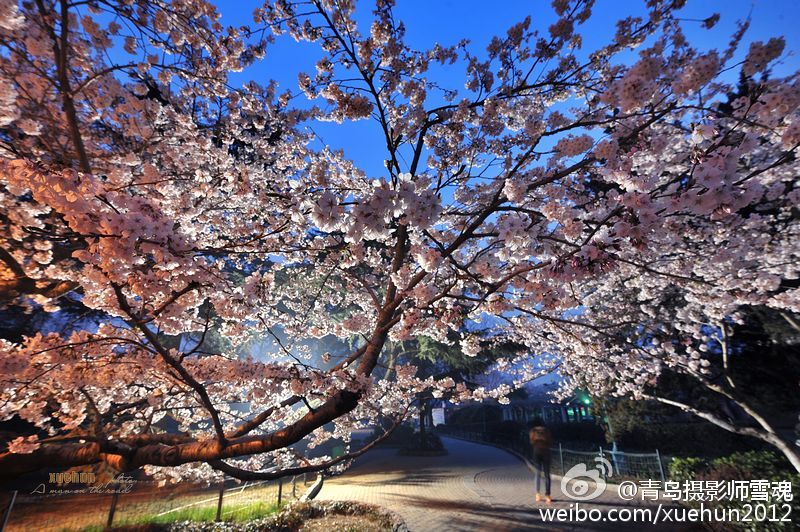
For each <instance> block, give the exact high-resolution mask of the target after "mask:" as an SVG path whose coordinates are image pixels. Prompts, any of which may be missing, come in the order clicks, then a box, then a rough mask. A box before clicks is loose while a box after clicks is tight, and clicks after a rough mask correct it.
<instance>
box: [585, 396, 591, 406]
mask: <svg viewBox="0 0 800 532" xmlns="http://www.w3.org/2000/svg"><path fill="white" fill-rule="evenodd" d="M583 404H585V405H590V404H592V400H591V399H589V398H588V397H587V398H586V399H584V400H583Z"/></svg>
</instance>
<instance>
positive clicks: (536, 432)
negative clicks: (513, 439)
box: [528, 417, 553, 504]
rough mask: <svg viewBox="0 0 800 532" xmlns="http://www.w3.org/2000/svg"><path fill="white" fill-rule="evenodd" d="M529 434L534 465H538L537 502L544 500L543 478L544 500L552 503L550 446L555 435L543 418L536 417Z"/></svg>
mask: <svg viewBox="0 0 800 532" xmlns="http://www.w3.org/2000/svg"><path fill="white" fill-rule="evenodd" d="M528 436H529V438H530V441H531V449H532V450H533V465H534V467H536V502H541V500H542V491H541V488H542V480H544V500H545V502H546V503H547V504H551V503H552V502H553V499H552V498H551V497H550V447H552V445H553V435H552V434H551V433H550V429H548V428H547V427H546V426H545V424H544V422H542V420H541V418H538V417H537V418H535V419H534V420H533V422H532V423H531V424H530V430H529V431H528Z"/></svg>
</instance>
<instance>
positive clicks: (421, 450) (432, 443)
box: [400, 432, 447, 456]
mask: <svg viewBox="0 0 800 532" xmlns="http://www.w3.org/2000/svg"><path fill="white" fill-rule="evenodd" d="M423 444H424V445H423ZM400 454H402V455H406V456H415V455H422V456H440V455H444V454H447V451H446V450H445V448H444V444H443V443H442V439H441V438H440V437H439V436H437V435H436V434H434V433H432V432H426V433H425V440H424V442H423V440H422V435H421V434H420V433H419V432H415V433H414V435H413V436H412V437H411V441H410V442H409V444H408V445H406V446H404V447H403V448H402V449H400Z"/></svg>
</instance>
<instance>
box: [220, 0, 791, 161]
mask: <svg viewBox="0 0 800 532" xmlns="http://www.w3.org/2000/svg"><path fill="white" fill-rule="evenodd" d="M216 4H217V6H218V7H219V9H220V11H221V13H222V22H223V24H225V25H233V26H239V25H252V24H253V22H252V13H253V10H254V9H255V8H256V7H259V6H260V5H261V3H260V2H256V1H251V0H218V1H217V2H216ZM687 4H688V5H687V6H686V7H685V8H683V9H682V10H681V11H680V15H681V17H682V18H686V19H698V20H702V19H705V18H706V17H708V16H710V15H712V14H713V13H715V12H718V13H720V16H721V18H720V22H719V23H718V24H717V26H716V27H715V28H713V29H712V30H710V31H709V30H704V29H701V28H700V24H699V23H696V22H695V23H692V22H688V21H687V22H686V23H685V24H684V29H685V31H686V33H687V36H688V37H689V38H690V39H691V41H692V42H693V43H695V44H696V45H697V46H699V47H700V48H703V49H711V48H717V49H724V48H725V47H726V46H727V44H728V41H729V40H730V36H731V34H732V33H733V32H734V31H735V28H736V22H737V20H740V19H744V18H746V17H747V16H748V14H750V15H751V17H752V23H751V26H750V30H749V31H748V33H747V35H746V37H745V45H744V46H743V47H742V49H740V54H739V56H740V57H737V59H740V58H741V57H743V55H744V54H745V53H746V51H747V46H748V44H747V43H749V42H751V41H753V40H767V39H769V38H770V37H774V36H778V35H782V36H784V37H785V38H786V52H788V53H786V54H785V55H784V61H783V64H781V65H778V66H777V67H776V68H775V73H776V74H778V75H786V74H788V73H791V72H793V71H795V70H797V68H798V65H800V62H799V61H798V57H797V55H796V53H797V52H798V51H800V31H797V29H796V25H797V24H798V23H800V2H798V1H792V0H769V1H767V0H755V1H750V0H726V1H698V0H689V1H688V2H687ZM643 6H644V1H633V0H599V1H598V2H597V3H596V5H595V7H594V9H593V17H592V19H591V20H590V21H589V22H588V23H586V24H585V25H584V26H583V27H582V29H581V34H582V35H583V39H584V46H583V50H584V51H591V50H594V49H595V48H597V47H599V46H601V45H602V44H604V43H607V42H608V40H609V39H610V37H611V36H612V35H613V33H614V31H615V22H616V21H617V20H618V19H620V18H623V17H625V16H629V15H639V14H643V13H644V11H645V10H644V7H643ZM359 9H360V10H361V12H362V15H363V20H364V21H368V20H369V11H370V3H369V2H360V4H359ZM395 15H396V19H397V20H402V21H403V22H405V25H406V35H407V42H408V43H409V45H410V46H411V47H413V48H415V49H426V48H429V47H431V46H432V45H433V44H434V43H436V42H439V43H441V44H443V45H448V44H453V43H456V42H458V41H459V40H460V39H463V38H467V39H470V41H471V42H472V45H471V49H472V50H473V52H474V53H477V52H478V51H482V50H485V47H486V45H487V44H488V42H489V41H490V39H491V37H492V36H493V35H497V34H503V33H505V31H506V30H507V29H508V28H509V27H510V26H511V25H513V24H515V23H516V22H519V21H520V20H522V19H524V18H525V17H526V16H528V15H530V16H531V18H532V26H533V27H534V28H537V29H540V30H541V31H542V32H543V33H546V32H547V27H548V26H549V25H550V24H551V23H552V22H553V21H554V20H555V15H554V13H553V11H552V9H551V7H550V2H549V1H537V0H526V1H523V0H502V1H495V2H485V1H481V0H438V1H436V0H431V1H424V0H398V1H397V6H396V8H395ZM365 27H366V28H368V26H365ZM319 57H320V53H319V49H318V48H317V46H316V45H314V44H310V43H297V42H295V41H294V40H293V39H291V38H290V37H288V36H283V37H279V38H278V39H277V41H276V43H275V44H274V45H272V46H271V47H270V48H269V49H268V50H267V56H266V57H265V58H264V60H263V61H260V62H258V63H256V64H255V65H253V66H252V67H250V68H248V69H247V70H245V71H244V72H242V73H240V74H237V76H236V77H234V78H233V81H234V83H237V82H243V81H245V80H249V79H253V80H255V81H258V82H260V83H266V82H267V81H268V80H270V79H274V80H276V81H277V82H278V83H279V85H280V87H281V88H282V89H292V90H293V91H295V90H296V88H297V74H298V73H299V72H301V71H306V72H309V73H313V72H314V64H315V63H316V60H317V59H318V58H319ZM437 79H439V80H441V81H444V83H445V84H447V85H449V86H451V87H452V88H461V87H463V80H464V76H463V65H459V64H456V65H454V66H452V67H449V68H447V69H444V70H443V71H442V72H440V73H438V75H437ZM298 103H300V102H298ZM318 103H322V102H321V101H318ZM313 127H314V131H315V132H316V133H317V134H318V135H319V136H320V138H321V141H322V142H324V143H325V144H327V145H328V146H331V147H333V148H343V149H344V150H345V153H346V154H347V156H348V157H349V158H351V159H354V160H355V161H356V163H357V164H358V166H359V167H361V168H362V169H364V170H365V171H367V173H368V174H369V175H371V176H373V177H379V176H382V175H383V174H384V173H385V170H384V169H383V159H384V158H385V147H384V144H383V140H382V137H381V136H380V134H379V131H378V130H377V129H376V127H377V125H376V124H374V123H371V122H369V121H360V122H356V123H345V124H316V125H314V126H313Z"/></svg>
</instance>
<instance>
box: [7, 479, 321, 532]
mask: <svg viewBox="0 0 800 532" xmlns="http://www.w3.org/2000/svg"><path fill="white" fill-rule="evenodd" d="M314 480H315V476H314V475H311V474H308V475H300V476H297V477H289V478H285V479H280V480H274V481H262V482H246V483H242V484H239V485H236V484H235V483H234V482H232V481H228V482H225V483H224V484H223V485H221V486H220V485H217V486H204V485H199V484H190V483H181V484H177V485H173V486H169V487H159V486H158V485H157V484H156V483H155V482H152V481H129V482H128V481H122V482H115V483H111V484H108V485H103V486H100V487H98V486H97V485H95V486H94V487H92V486H86V485H67V486H63V489H61V488H58V487H56V486H49V485H44V486H49V487H47V488H46V489H48V490H49V493H44V494H42V493H30V494H24V493H23V492H22V491H19V492H18V493H17V495H16V497H15V500H14V501H13V505H12V506H11V508H10V510H11V511H10V514H9V515H8V520H7V522H6V526H5V528H4V529H2V530H3V532H6V531H7V532H28V531H30V530H36V531H37V532H39V531H41V532H50V531H52V532H56V531H59V532H60V531H100V530H104V529H107V528H110V527H111V526H126V525H142V524H146V523H171V522H177V521H246V520H250V519H257V518H259V517H264V516H266V515H269V514H271V513H273V512H274V511H276V510H277V508H278V507H279V506H281V504H283V503H286V502H289V501H292V500H295V499H299V498H300V497H301V496H302V495H303V494H304V493H305V492H306V490H307V489H308V487H309V485H310V484H311V483H313V482H314ZM41 490H42V488H41V486H40V487H39V488H38V489H35V490H34V491H35V492H37V491H41ZM98 491H100V492H102V493H98ZM112 491H113V493H109V492H112ZM1 522H2V520H1V519H0V523H1ZM0 528H2V527H0Z"/></svg>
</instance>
